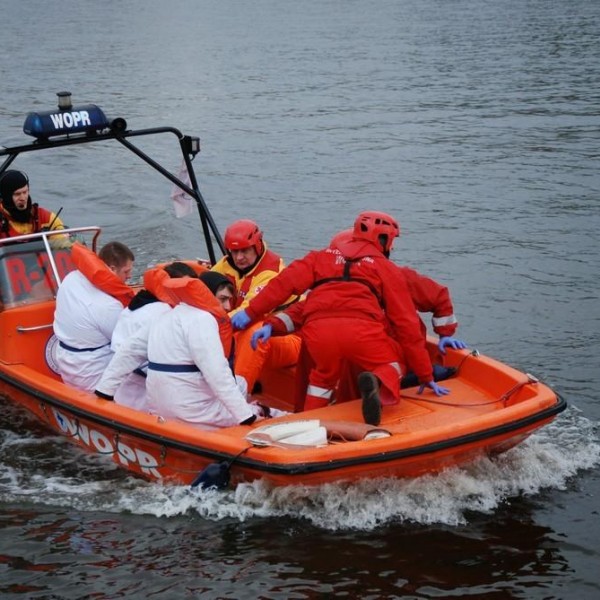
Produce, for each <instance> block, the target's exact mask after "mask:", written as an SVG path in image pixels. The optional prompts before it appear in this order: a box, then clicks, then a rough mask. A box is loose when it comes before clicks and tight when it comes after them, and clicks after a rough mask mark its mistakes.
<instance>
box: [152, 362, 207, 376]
mask: <svg viewBox="0 0 600 600" xmlns="http://www.w3.org/2000/svg"><path fill="white" fill-rule="evenodd" d="M148 369H150V370H151V371H161V372H163V373H197V372H198V371H200V369H199V368H198V367H197V366H196V365H168V364H166V363H155V362H152V361H149V362H148Z"/></svg>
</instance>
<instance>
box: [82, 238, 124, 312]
mask: <svg viewBox="0 0 600 600" xmlns="http://www.w3.org/2000/svg"><path fill="white" fill-rule="evenodd" d="M71 258H72V259H73V263H74V264H75V268H76V269H77V270H79V271H81V273H83V275H84V276H85V277H86V279H87V280H88V281H89V282H90V283H91V284H92V285H94V286H95V287H97V288H98V289H99V290H102V291H103V292H105V293H106V294H108V295H109V296H112V297H113V298H115V299H116V300H118V301H119V302H120V303H121V304H122V305H123V306H127V305H128V304H129V302H130V301H131V299H132V298H133V297H134V296H135V292H134V291H133V290H132V289H131V288H130V287H129V286H128V285H127V284H126V283H124V282H123V281H121V280H120V279H119V278H118V277H117V275H116V274H115V273H113V272H112V271H111V270H110V268H109V267H108V265H107V264H106V263H105V262H104V261H103V260H102V259H101V258H100V257H99V256H98V255H97V254H95V253H94V252H93V251H92V250H90V249H89V248H86V247H85V246H84V245H83V244H80V243H79V242H75V243H74V244H73V246H72V248H71Z"/></svg>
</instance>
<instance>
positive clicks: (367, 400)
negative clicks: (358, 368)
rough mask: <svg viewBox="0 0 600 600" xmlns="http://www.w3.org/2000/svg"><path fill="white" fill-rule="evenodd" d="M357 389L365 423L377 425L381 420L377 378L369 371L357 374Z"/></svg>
mask: <svg viewBox="0 0 600 600" xmlns="http://www.w3.org/2000/svg"><path fill="white" fill-rule="evenodd" d="M358 389H359V390H360V396H361V398H362V414H363V419H364V420H365V423H368V424H369V425H379V423H380V422H381V400H380V399H379V379H377V377H375V375H373V373H371V372H369V371H363V372H362V373H361V374H360V375H359V376H358Z"/></svg>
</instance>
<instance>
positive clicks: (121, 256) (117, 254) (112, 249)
mask: <svg viewBox="0 0 600 600" xmlns="http://www.w3.org/2000/svg"><path fill="white" fill-rule="evenodd" d="M98 256H99V257H100V258H101V259H102V260H103V261H104V262H105V263H106V264H107V265H108V266H109V267H117V268H120V267H122V266H124V265H125V264H126V263H127V261H128V260H131V261H134V260H135V256H134V255H133V252H132V251H131V250H130V249H129V248H128V247H127V246H126V245H125V244H122V243H121V242H108V244H105V245H104V246H102V249H101V250H100V252H98Z"/></svg>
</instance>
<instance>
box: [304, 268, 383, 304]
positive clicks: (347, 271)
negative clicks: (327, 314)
mask: <svg viewBox="0 0 600 600" xmlns="http://www.w3.org/2000/svg"><path fill="white" fill-rule="evenodd" d="M359 260H361V259H360V258H344V261H345V262H344V272H343V274H342V276H341V277H324V278H323V279H318V280H317V281H315V282H314V283H313V284H312V286H311V289H314V288H316V287H319V286H320V285H325V284H327V283H333V282H339V281H347V282H356V283H362V284H363V285H366V286H367V287H368V288H369V289H370V290H371V292H373V294H374V295H375V297H376V298H377V302H379V305H380V306H382V307H383V306H384V303H383V298H381V296H380V295H379V292H378V291H377V289H376V288H375V286H374V285H373V284H372V283H371V282H370V281H368V280H366V279H361V278H360V277H353V276H352V275H351V273H350V267H351V266H352V265H353V264H354V263H357V262H358V261H359Z"/></svg>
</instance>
